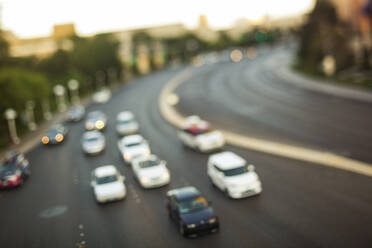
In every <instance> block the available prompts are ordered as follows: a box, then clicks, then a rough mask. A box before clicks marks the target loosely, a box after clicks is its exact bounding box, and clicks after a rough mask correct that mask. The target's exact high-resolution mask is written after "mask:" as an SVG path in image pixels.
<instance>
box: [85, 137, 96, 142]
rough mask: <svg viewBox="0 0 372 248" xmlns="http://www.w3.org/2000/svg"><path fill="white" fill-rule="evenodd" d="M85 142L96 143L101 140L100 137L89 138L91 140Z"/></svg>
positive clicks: (87, 139)
mask: <svg viewBox="0 0 372 248" xmlns="http://www.w3.org/2000/svg"><path fill="white" fill-rule="evenodd" d="M85 140H86V141H87V142H96V141H98V140H99V138H98V137H89V138H86V139H85Z"/></svg>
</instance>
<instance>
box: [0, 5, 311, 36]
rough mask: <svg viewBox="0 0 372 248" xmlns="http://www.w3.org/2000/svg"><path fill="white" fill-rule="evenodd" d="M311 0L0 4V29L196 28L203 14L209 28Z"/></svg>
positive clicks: (288, 11) (287, 11) (32, 32)
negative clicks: (67, 26)
mask: <svg viewBox="0 0 372 248" xmlns="http://www.w3.org/2000/svg"><path fill="white" fill-rule="evenodd" d="M313 2H314V0H228V1H226V0H187V1H180V0H131V1H125V0H63V1H62V0H58V1H57V0H0V5H1V6H2V17H1V22H2V27H3V28H4V29H7V30H11V31H12V32H13V33H15V34H16V35H17V36H20V37H38V36H47V35H49V34H50V33H51V32H52V27H53V25H54V24H61V23H70V22H73V23H75V27H76V29H77V32H78V33H79V34H83V35H86V34H93V33H97V32H103V31H113V30H121V29H126V28H134V27H143V26H151V25H159V24H168V23H184V24H185V25H187V26H189V27H193V26H196V24H197V22H198V17H199V15H201V14H205V15H206V16H207V18H208V22H209V24H210V25H211V26H212V27H214V28H224V27H228V26H231V25H233V24H234V22H235V21H236V20H237V19H239V18H248V19H251V20H257V19H259V18H261V17H262V16H264V15H270V16H272V17H280V16H288V15H295V14H298V13H303V12H306V11H307V10H309V9H310V8H311V7H312V6H313Z"/></svg>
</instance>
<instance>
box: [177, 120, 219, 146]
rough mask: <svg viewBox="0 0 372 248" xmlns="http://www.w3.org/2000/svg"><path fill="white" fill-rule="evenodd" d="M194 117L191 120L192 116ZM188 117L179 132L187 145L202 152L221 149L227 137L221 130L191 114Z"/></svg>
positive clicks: (179, 135)
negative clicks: (212, 127)
mask: <svg viewBox="0 0 372 248" xmlns="http://www.w3.org/2000/svg"><path fill="white" fill-rule="evenodd" d="M191 117H192V118H193V119H192V120H191V121H190V118H191ZM191 117H189V118H187V119H186V124H185V125H184V128H183V129H182V130H180V131H179V132H178V137H179V138H180V139H181V141H182V142H183V143H184V144H185V145H186V146H189V147H191V148H193V149H197V150H199V151H201V152H208V151H212V150H217V149H221V148H222V147H223V146H224V145H225V139H224V137H223V135H222V133H221V132H220V131H217V130H213V129H211V127H210V125H209V123H208V122H206V121H202V120H200V119H197V117H196V116H191Z"/></svg>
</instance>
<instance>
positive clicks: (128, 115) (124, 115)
mask: <svg viewBox="0 0 372 248" xmlns="http://www.w3.org/2000/svg"><path fill="white" fill-rule="evenodd" d="M133 118H134V115H133V113H132V112H130V111H123V112H120V113H119V114H118V115H117V117H116V119H117V120H118V121H126V120H132V119H133Z"/></svg>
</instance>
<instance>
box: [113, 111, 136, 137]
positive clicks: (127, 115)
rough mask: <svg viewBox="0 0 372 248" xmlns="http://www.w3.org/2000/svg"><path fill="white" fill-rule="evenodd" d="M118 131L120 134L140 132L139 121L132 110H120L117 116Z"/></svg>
mask: <svg viewBox="0 0 372 248" xmlns="http://www.w3.org/2000/svg"><path fill="white" fill-rule="evenodd" d="M116 131H117V132H118V134H119V135H128V134H134V133H136V132H138V123H137V122H136V121H135V119H134V115H133V113H132V112H130V111H123V112H120V113H119V114H118V115H117V117H116Z"/></svg>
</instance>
